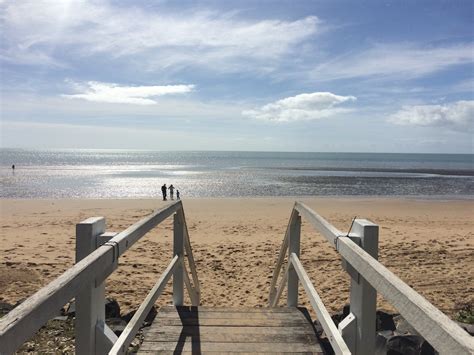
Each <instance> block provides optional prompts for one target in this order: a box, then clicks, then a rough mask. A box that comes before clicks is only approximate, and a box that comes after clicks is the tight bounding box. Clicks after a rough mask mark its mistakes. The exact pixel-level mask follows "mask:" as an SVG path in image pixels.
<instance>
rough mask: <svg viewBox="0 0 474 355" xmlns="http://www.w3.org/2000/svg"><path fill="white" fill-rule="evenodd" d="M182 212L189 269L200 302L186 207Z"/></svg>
mask: <svg viewBox="0 0 474 355" xmlns="http://www.w3.org/2000/svg"><path fill="white" fill-rule="evenodd" d="M180 213H181V214H182V220H183V224H184V227H183V228H184V249H185V251H186V256H187V258H188V263H189V269H190V271H191V276H192V278H193V289H194V291H195V292H196V293H197V303H199V299H200V297H201V288H200V285H199V279H198V275H197V270H196V262H195V261H194V256H193V250H192V248H191V241H190V240H189V233H188V225H187V224H186V216H185V215H184V209H181V211H180ZM188 279H189V278H188ZM196 305H197V304H196ZM193 306H195V304H193Z"/></svg>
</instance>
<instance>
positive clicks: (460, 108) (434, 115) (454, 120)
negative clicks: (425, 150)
mask: <svg viewBox="0 0 474 355" xmlns="http://www.w3.org/2000/svg"><path fill="white" fill-rule="evenodd" d="M388 120H389V122H392V123H395V124H398V125H414V126H440V127H447V128H451V129H454V130H468V131H472V130H474V101H458V102H454V103H450V104H446V105H416V106H406V107H403V108H402V109H401V110H400V111H398V112H396V113H394V114H393V115H391V116H390V117H389V119H388Z"/></svg>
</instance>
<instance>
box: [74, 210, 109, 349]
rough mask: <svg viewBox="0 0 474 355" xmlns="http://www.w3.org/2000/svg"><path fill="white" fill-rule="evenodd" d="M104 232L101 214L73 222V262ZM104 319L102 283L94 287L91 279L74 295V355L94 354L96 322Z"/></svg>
mask: <svg viewBox="0 0 474 355" xmlns="http://www.w3.org/2000/svg"><path fill="white" fill-rule="evenodd" d="M104 232H105V218H103V217H94V218H88V219H87V220H85V221H83V222H81V223H79V224H77V225H76V263H77V262H79V261H81V260H82V259H84V258H85V257H86V256H87V255H89V254H90V253H92V252H93V251H94V250H96V246H97V244H98V239H99V236H100V235H101V234H102V233H104ZM104 322H105V282H102V283H100V284H99V285H97V287H96V285H95V282H94V281H92V282H89V283H87V284H84V285H83V287H81V289H80V290H79V291H78V293H77V295H76V318H75V324H74V331H75V339H76V354H79V355H82V354H84V355H89V354H96V353H97V346H96V344H98V341H97V339H96V338H97V337H96V325H97V324H99V323H104ZM107 350H108V349H107Z"/></svg>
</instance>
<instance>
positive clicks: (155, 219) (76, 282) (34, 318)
mask: <svg viewBox="0 0 474 355" xmlns="http://www.w3.org/2000/svg"><path fill="white" fill-rule="evenodd" d="M171 215H173V216H174V224H173V236H174V237H173V257H172V260H171V262H170V263H169V265H168V267H167V268H166V270H165V271H164V272H163V274H162V275H161V276H160V278H159V279H158V281H157V282H156V284H155V286H153V288H152V290H151V291H150V292H149V294H148V295H147V296H146V298H145V300H144V302H143V303H142V304H141V306H140V307H139V309H138V310H137V312H136V313H135V315H134V316H133V317H132V319H131V320H130V322H129V323H128V324H127V326H126V328H125V330H124V331H123V332H122V334H121V335H120V337H117V336H116V335H115V334H114V333H113V332H112V331H111V330H110V328H109V327H108V326H107V324H105V281H106V279H107V277H108V276H109V275H110V274H111V273H112V272H113V271H114V270H115V269H116V268H117V266H118V259H119V257H120V256H121V255H122V254H123V253H125V252H126V251H127V250H128V249H129V248H130V247H131V246H132V245H133V244H134V243H135V242H136V241H138V240H139V239H140V238H141V237H143V236H144V235H145V234H146V233H147V232H149V231H150V230H151V229H152V228H154V227H155V226H157V225H158V224H160V223H161V222H163V221H164V220H165V219H166V218H168V217H170V216H171ZM105 227H106V225H105V218H103V217H94V218H89V219H87V220H85V221H83V222H81V223H79V224H78V225H76V264H75V265H74V266H73V267H71V268H70V269H68V270H67V271H66V272H65V273H63V274H62V275H61V276H59V277H58V278H57V279H55V280H54V281H52V282H51V283H50V284H48V285H47V286H45V287H43V288H42V289H40V290H39V291H38V292H36V293H35V294H34V295H32V296H31V297H29V298H28V299H27V300H25V301H24V302H23V303H22V304H20V305H19V306H18V307H16V308H15V309H13V310H12V311H11V312H10V313H8V314H7V315H6V316H5V317H4V318H2V319H1V320H0V354H11V353H13V352H14V351H15V350H16V349H18V348H19V347H20V346H21V345H22V344H23V343H24V342H25V341H26V340H28V339H29V338H30V337H31V336H33V335H34V334H35V332H36V331H37V330H38V329H39V328H40V327H41V326H42V325H44V324H45V323H46V322H47V321H48V320H49V319H51V318H53V317H55V316H56V315H57V313H58V309H59V308H61V307H62V306H64V305H65V304H66V303H67V302H69V301H70V300H71V299H72V298H75V300H76V321H75V343H76V354H104V353H109V354H124V353H126V351H127V349H128V346H129V345H130V343H131V342H132V340H133V339H134V337H135V335H136V333H137V331H138V329H139V328H140V326H141V324H142V323H143V320H144V319H145V317H146V316H147V314H148V312H149V311H150V309H151V308H152V306H153V304H154V303H155V301H156V299H157V298H158V297H159V296H160V295H161V293H162V292H163V290H164V288H165V286H166V284H167V282H168V280H169V279H170V278H171V276H173V304H174V305H183V302H184V285H186V288H187V290H188V292H189V296H190V299H191V302H192V304H193V305H199V299H200V290H199V280H198V277H197V273H196V266H195V262H194V258H193V253H192V250H191V245H190V242H189V235H188V230H187V226H186V219H185V216H184V210H183V205H182V203H181V201H177V202H175V203H173V204H170V205H168V206H167V207H164V208H162V209H160V210H158V211H156V212H154V213H153V214H151V215H150V216H148V217H146V218H144V219H142V220H141V221H139V222H137V223H135V224H134V225H132V226H131V227H129V228H127V229H126V230H124V231H123V232H121V233H110V232H106V231H105ZM185 256H186V257H187V259H188V265H189V268H190V271H191V276H192V281H191V280H190V278H189V274H188V272H187V270H186V267H185V263H184V257H185Z"/></svg>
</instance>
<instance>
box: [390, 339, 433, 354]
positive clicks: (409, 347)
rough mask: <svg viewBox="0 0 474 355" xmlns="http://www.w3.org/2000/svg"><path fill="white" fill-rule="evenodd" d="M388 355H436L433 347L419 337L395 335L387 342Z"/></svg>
mask: <svg viewBox="0 0 474 355" xmlns="http://www.w3.org/2000/svg"><path fill="white" fill-rule="evenodd" d="M386 347H387V355H431V354H433V355H435V354H436V353H435V351H434V349H433V347H432V346H431V345H430V344H428V343H427V342H426V341H425V340H424V339H423V338H422V337H421V336H419V335H395V336H393V337H391V338H390V339H388V340H387V344H386Z"/></svg>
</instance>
